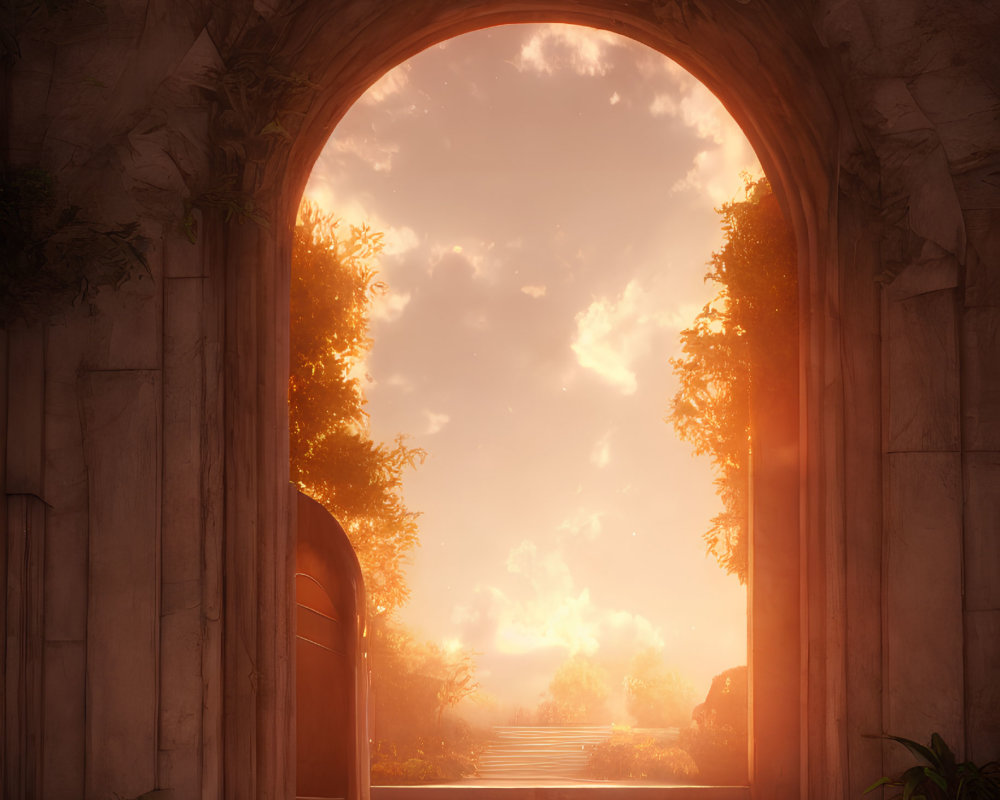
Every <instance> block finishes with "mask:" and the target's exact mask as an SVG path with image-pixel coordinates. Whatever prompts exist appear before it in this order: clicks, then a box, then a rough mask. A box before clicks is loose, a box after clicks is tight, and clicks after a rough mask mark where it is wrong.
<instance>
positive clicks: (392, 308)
mask: <svg viewBox="0 0 1000 800" xmlns="http://www.w3.org/2000/svg"><path fill="white" fill-rule="evenodd" d="M409 304H410V293H409V292H393V291H389V292H386V293H385V294H383V295H379V296H377V297H376V298H375V299H374V300H373V301H372V305H371V318H372V319H373V320H376V321H378V322H395V321H396V320H397V319H399V318H400V317H401V316H403V311H405V310H406V307H407V306H408V305H409Z"/></svg>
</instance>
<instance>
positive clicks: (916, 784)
mask: <svg viewBox="0 0 1000 800" xmlns="http://www.w3.org/2000/svg"><path fill="white" fill-rule="evenodd" d="M902 777H903V800H916V797H915V796H914V794H913V793H914V792H915V791H916V790H917V789H919V788H920V784H921V783H923V781H924V768H923V767H910V768H909V769H908V770H906V772H904V773H903V776H902Z"/></svg>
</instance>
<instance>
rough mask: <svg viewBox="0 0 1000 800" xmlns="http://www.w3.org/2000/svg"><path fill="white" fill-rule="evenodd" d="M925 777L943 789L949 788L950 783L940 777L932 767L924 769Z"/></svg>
mask: <svg viewBox="0 0 1000 800" xmlns="http://www.w3.org/2000/svg"><path fill="white" fill-rule="evenodd" d="M924 775H925V776H927V777H928V778H929V779H930V780H932V781H933V782H934V783H935V784H937V786H938V787H940V788H941V789H947V788H948V782H947V781H946V780H945V779H944V778H943V777H942V776H941V775H940V774H938V772H937V771H935V770H933V769H931V768H930V767H924Z"/></svg>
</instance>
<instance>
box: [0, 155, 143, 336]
mask: <svg viewBox="0 0 1000 800" xmlns="http://www.w3.org/2000/svg"><path fill="white" fill-rule="evenodd" d="M56 196H57V192H56V184H55V180H54V179H53V177H52V176H51V174H49V173H48V172H46V171H45V170H42V169H39V168H36V167H18V168H15V167H11V168H8V169H6V170H5V171H4V172H3V173H2V176H0V326H3V327H6V326H7V325H8V324H9V323H11V322H12V321H14V320H17V319H26V320H28V321H29V322H30V321H34V320H36V319H42V318H45V317H48V316H50V315H51V314H53V313H56V312H58V311H60V310H62V309H66V308H70V307H71V306H73V305H74V304H75V303H80V302H83V301H85V300H87V299H88V298H89V297H91V296H92V295H93V294H94V293H95V292H96V291H97V290H98V289H99V288H100V287H102V286H113V287H118V286H120V285H121V284H122V283H124V282H125V281H126V280H127V279H128V278H129V277H130V276H131V275H132V274H134V273H135V272H136V271H137V270H141V271H144V272H145V273H146V274H149V265H148V263H147V261H146V256H145V251H146V248H147V246H148V240H147V239H146V238H145V237H144V236H142V234H141V233H140V232H139V224H138V223H137V222H128V223H119V224H113V225H102V224H99V223H95V222H92V221H90V220H88V219H87V218H86V216H85V215H84V213H83V211H82V210H81V209H80V208H79V207H78V206H74V205H61V204H59V203H57V202H56Z"/></svg>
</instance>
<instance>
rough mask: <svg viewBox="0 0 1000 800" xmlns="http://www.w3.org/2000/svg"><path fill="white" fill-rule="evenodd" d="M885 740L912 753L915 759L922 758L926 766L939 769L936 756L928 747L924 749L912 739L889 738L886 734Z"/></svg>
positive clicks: (938, 761)
mask: <svg viewBox="0 0 1000 800" xmlns="http://www.w3.org/2000/svg"><path fill="white" fill-rule="evenodd" d="M885 738H886V739H891V740H892V741H894V742H898V743H899V744H901V745H903V747H905V748H906V749H907V750H909V751H910V752H911V753H913V755H915V756H917V758H922V759H923V760H924V761H926V762H927V763H928V764H931V765H932V766H935V767H939V768H940V766H941V761H940V760H939V759H938V757H937V754H936V753H935V752H934V751H933V750H931V749H930V748H929V747H924V745H922V744H920V742H915V741H913V740H912V739H904V738H903V737H902V736H889V735H888V734H887V735H886V737H885Z"/></svg>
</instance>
